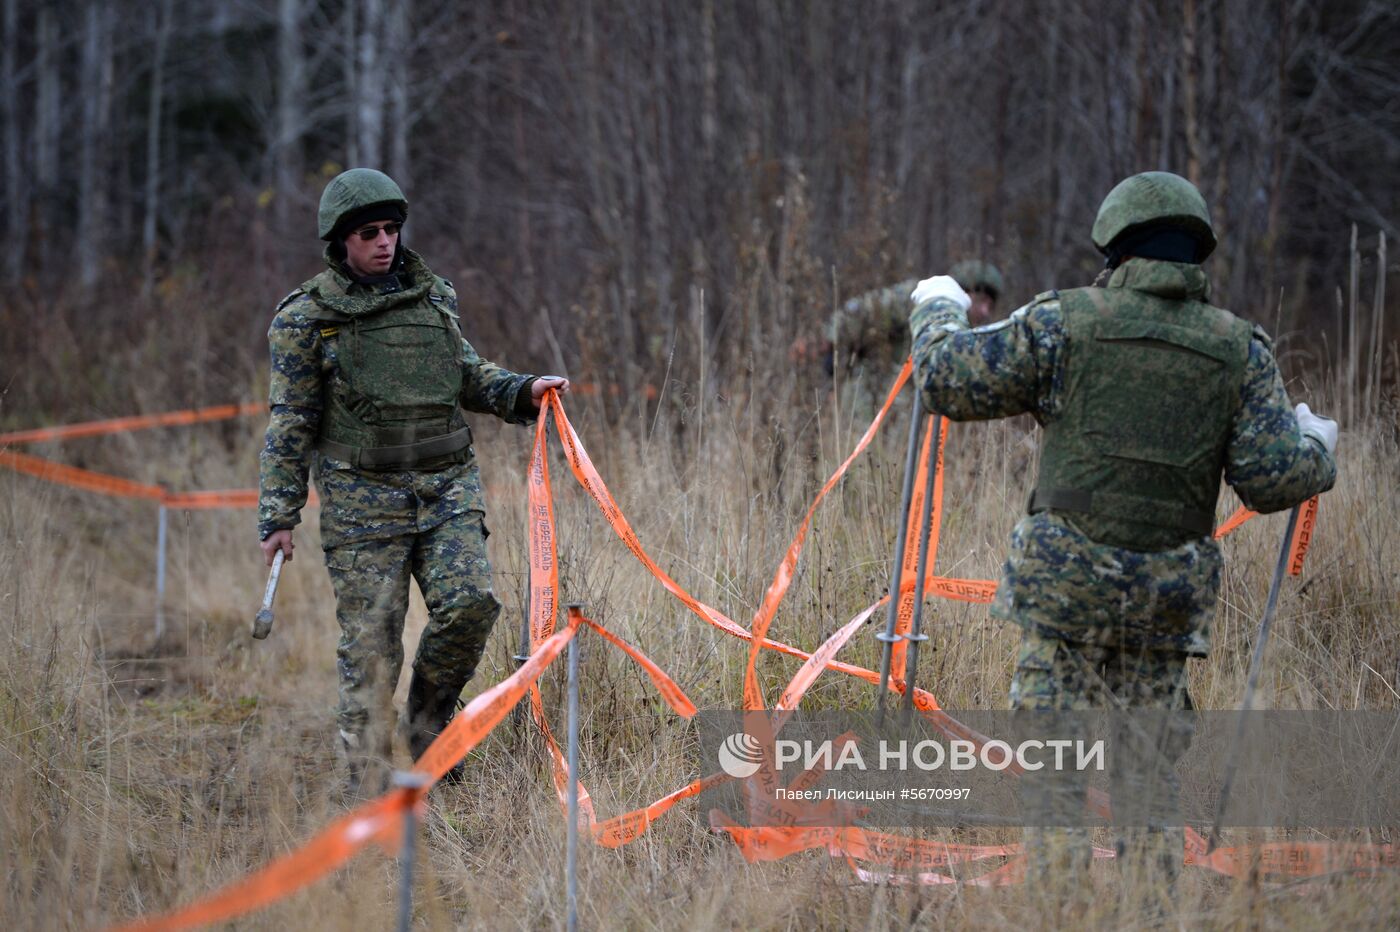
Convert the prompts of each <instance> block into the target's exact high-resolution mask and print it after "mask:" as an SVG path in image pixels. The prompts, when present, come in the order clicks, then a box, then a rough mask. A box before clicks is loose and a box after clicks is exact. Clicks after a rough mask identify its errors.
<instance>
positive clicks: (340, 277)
mask: <svg viewBox="0 0 1400 932" xmlns="http://www.w3.org/2000/svg"><path fill="white" fill-rule="evenodd" d="M405 253H406V257H405V269H406V271H408V272H409V273H410V274H411V275H413V276H414V282H415V283H416V284H414V285H413V286H411V288H410V290H411V291H415V292H416V291H417V290H418V289H419V288H422V281H423V280H424V279H425V278H426V279H431V281H429V287H427V288H424V289H423V291H422V299H421V302H420V304H424V303H425V304H428V306H429V307H430V309H431V310H432V312H433V313H434V314H437V313H438V311H437V308H436V305H434V304H433V303H432V302H431V300H430V299H431V296H432V295H434V294H438V293H443V292H449V293H451V285H450V284H449V283H448V282H446V281H445V280H444V279H440V278H437V277H436V276H433V275H432V273H431V272H430V271H428V269H427V266H426V265H425V264H423V263H422V260H421V258H419V257H417V255H416V254H415V253H413V252H412V251H411V250H405ZM326 261H327V264H328V265H329V266H330V269H329V270H328V271H327V272H323V273H322V274H321V275H319V276H317V277H316V278H314V279H312V280H311V281H310V282H308V283H306V285H304V286H303V287H301V288H298V289H297V290H296V291H294V292H292V294H291V295H289V296H288V297H287V298H286V299H284V300H283V302H282V303H281V304H280V305H279V307H278V311H277V314H276V316H275V317H274V318H273V320H272V325H271V327H270V328H269V329H268V344H269V347H270V349H271V356H272V360H271V387H270V389H269V392H268V400H269V404H270V405H271V409H272V413H271V420H270V422H269V424H268V428H267V434H266V439H265V441H264V445H263V450H262V453H261V455H260V456H259V467H260V496H259V502H258V505H259V508H258V532H259V535H260V537H262V538H265V537H267V535H268V534H270V533H272V532H273V531H275V530H279V529H282V528H291V527H295V526H296V525H297V524H298V523H300V520H301V518H300V513H301V509H302V507H303V506H304V505H305V504H306V493H307V480H308V475H309V470H310V465H311V459H312V457H311V453H312V451H313V450H314V448H315V446H316V441H317V439H318V438H319V437H320V436H321V435H322V434H321V432H322V420H323V417H322V412H323V410H324V408H325V406H326V400H327V397H326V396H327V394H328V392H329V390H330V389H331V387H332V386H334V385H335V384H336V381H337V374H338V372H339V367H338V364H337V361H338V360H337V357H338V351H339V348H340V347H339V343H340V341H339V329H340V328H339V326H336V325H330V326H328V325H327V322H325V321H322V320H319V319H317V318H318V316H320V315H321V314H323V313H324V311H325V309H326V308H325V307H324V306H323V305H322V304H320V303H318V301H317V300H316V296H321V297H322V300H326V301H332V302H334V303H333V304H332V306H331V310H334V311H336V312H339V313H343V312H345V311H354V310H355V308H354V307H353V306H352V305H351V303H350V302H352V301H355V300H359V301H361V302H363V304H365V305H369V306H373V305H374V304H375V302H377V301H380V300H382V298H383V297H384V296H381V295H378V294H375V293H373V292H372V291H370V289H367V288H365V287H364V286H361V285H353V286H352V284H351V281H350V279H349V278H348V277H347V276H346V275H345V273H344V271H343V270H342V269H341V268H340V266H339V263H338V262H336V260H335V259H334V258H333V257H331V256H330V254H329V253H328V254H327V257H326ZM381 287H382V286H381ZM362 292H363V293H362ZM444 306H446V307H447V308H448V309H449V310H450V311H452V312H453V313H456V308H457V303H456V295H455V293H451V294H450V296H449V297H447V298H446V300H445V305H444ZM461 346H462V349H461V352H462V363H461V369H462V389H461V394H460V396H459V398H458V401H459V403H460V405H461V407H462V409H463V410H466V411H475V412H482V413H489V414H494V415H496V416H497V417H500V418H502V419H504V420H506V421H508V422H510V423H527V422H529V421H531V420H533V408H532V407H531V406H530V405H529V396H528V390H527V387H528V385H529V382H530V381H531V377H530V376H526V375H520V374H517V373H514V372H510V371H508V370H506V369H502V368H501V367H500V366H497V365H496V364H495V363H492V362H488V361H487V360H484V359H482V358H481V356H480V355H478V354H477V352H476V350H475V349H473V348H472V346H471V344H470V343H468V342H467V341H466V340H465V339H463V340H462V341H461ZM319 459H320V468H319V470H318V482H319V484H320V486H321V496H322V502H321V509H322V521H321V543H322V546H323V547H325V548H327V549H330V548H332V547H336V546H338V545H339V544H342V543H345V542H347V541H350V540H360V539H365V538H369V537H392V536H395V535H398V534H403V533H413V532H421V531H422V530H425V529H427V528H429V527H432V526H433V525H434V523H436V522H440V521H443V520H446V519H447V518H450V517H453V516H455V515H457V514H461V513H463V512H465V511H468V510H472V509H476V510H484V509H483V507H482V504H481V501H480V489H479V485H476V486H475V487H474V486H473V484H472V483H470V482H464V481H463V479H464V477H465V476H467V475H468V471H466V470H462V469H456V470H454V469H451V468H449V467H461V466H466V465H468V464H469V463H470V462H471V461H472V451H471V450H470V448H469V449H468V450H467V451H466V455H465V456H460V457H459V456H447V457H443V458H442V459H440V460H438V461H430V462H427V463H423V464H420V466H419V467H417V468H416V469H415V470H412V471H411V472H413V473H415V474H416V475H415V477H414V479H413V481H412V482H407V481H406V480H405V481H400V480H396V479H395V477H396V476H399V475H401V474H402V471H400V472H397V473H396V472H392V471H378V470H359V469H354V468H353V467H350V466H349V464H346V463H344V462H342V461H338V460H335V459H333V458H330V457H325V456H322V457H319Z"/></svg>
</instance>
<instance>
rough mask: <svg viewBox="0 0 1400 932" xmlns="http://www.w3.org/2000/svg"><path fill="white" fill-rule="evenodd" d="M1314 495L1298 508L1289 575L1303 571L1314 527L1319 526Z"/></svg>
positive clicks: (1290, 543) (1316, 499)
mask: <svg viewBox="0 0 1400 932" xmlns="http://www.w3.org/2000/svg"><path fill="white" fill-rule="evenodd" d="M1320 497H1321V496H1318V495H1314V496H1313V497H1312V498H1310V499H1308V500H1307V501H1306V502H1304V503H1303V507H1302V508H1300V509H1299V510H1298V526H1297V527H1296V528H1294V530H1293V539H1292V540H1291V541H1289V544H1288V575H1289V576H1298V575H1301V574H1302V572H1303V560H1304V558H1305V557H1307V555H1308V547H1310V546H1311V545H1312V538H1313V528H1315V527H1316V526H1317V508H1318V500H1319V498H1320Z"/></svg>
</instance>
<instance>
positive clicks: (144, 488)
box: [0, 450, 165, 501]
mask: <svg viewBox="0 0 1400 932" xmlns="http://www.w3.org/2000/svg"><path fill="white" fill-rule="evenodd" d="M0 466H8V467H10V468H11V469H13V470H14V471H15V472H21V473H24V474H26V475H30V476H33V477H35V478H36V479H43V480H44V481H45V482H55V483H58V484H59V485H66V486H71V487H72V488H75V489H85V490H86V491H88V492H97V493H99V494H101V495H111V496H114V497H117V498H147V499H153V500H155V501H160V500H161V499H163V498H165V490H164V489H162V488H161V487H160V486H158V485H146V484H145V483H142V482H132V481H131V480H130V479H122V478H121V477H119V476H109V475H107V474H106V473H101V472H93V471H92V470H90V469H79V468H78V467H77V466H65V465H64V464H62V463H55V462H53V461H52V460H46V459H42V458H41V457H38V456H30V455H29V454H28V453H16V452H14V451H13V450H0Z"/></svg>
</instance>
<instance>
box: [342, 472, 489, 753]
mask: <svg viewBox="0 0 1400 932" xmlns="http://www.w3.org/2000/svg"><path fill="white" fill-rule="evenodd" d="M469 471H470V473H471V477H470V478H471V481H472V482H473V483H476V482H477V480H476V475H475V473H476V468H475V467H474V466H473V467H470V469H469ZM326 569H327V570H329V572H330V577H331V585H332V587H333V588H334V589H335V597H336V618H337V620H338V621H339V622H340V630H341V637H340V645H339V647H338V648H337V650H336V658H337V664H336V666H337V668H338V670H339V672H340V708H339V712H338V716H337V718H338V723H339V725H340V732H341V735H342V737H343V738H344V740H345V742H346V744H347V745H348V746H349V747H350V748H351V749H357V750H360V751H361V752H362V753H363V754H364V756H365V757H366V758H368V759H371V760H375V759H377V760H388V759H389V751H390V740H391V731H390V723H391V722H392V721H393V698H394V687H395V684H397V683H398V679H399V671H400V668H401V667H402V665H403V623H404V612H405V611H406V609H407V607H408V593H409V578H410V577H412V578H413V579H416V580H417V581H418V588H419V590H420V591H421V592H422V593H423V601H424V602H425V603H426V605H427V607H428V617H429V619H430V621H429V623H428V626H427V627H426V628H425V629H424V630H423V635H422V638H421V639H420V640H419V642H418V653H417V656H416V657H415V658H414V661H413V671H414V676H415V677H422V678H424V679H426V680H427V681H429V682H431V683H434V684H437V685H438V686H439V687H440V688H442V689H444V690H446V691H448V692H450V693H451V695H453V696H455V695H457V694H458V693H460V692H461V691H462V687H463V686H465V685H466V684H467V681H468V680H470V679H471V678H472V676H473V675H474V674H475V673H476V667H477V664H478V663H479V662H480V660H481V655H482V652H483V651H484V650H485V648H486V639H487V636H488V635H489V634H490V633H491V627H492V625H494V624H495V621H496V617H497V616H498V615H499V614H500V611H501V603H500V602H498V601H497V600H496V597H495V595H494V594H493V593H492V591H491V565H490V563H489V562H488V560H487V558H486V530H485V525H484V524H483V516H482V513H481V511H480V510H471V511H466V512H462V513H460V514H458V515H456V516H454V517H452V518H450V519H448V520H446V521H444V522H441V523H439V524H437V525H435V526H434V527H431V528H429V529H427V530H426V531H424V532H422V533H418V534H414V533H408V534H400V535H396V536H394V537H387V538H384V537H381V538H361V539H359V540H356V541H352V542H350V543H345V544H341V545H339V546H337V547H334V548H332V549H329V550H327V551H326Z"/></svg>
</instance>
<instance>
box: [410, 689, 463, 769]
mask: <svg viewBox="0 0 1400 932" xmlns="http://www.w3.org/2000/svg"><path fill="white" fill-rule="evenodd" d="M461 692H462V689H461V687H460V686H459V687H457V688H456V689H453V688H451V687H445V686H439V685H437V684H436V683H432V682H430V681H428V680H426V679H424V678H423V677H422V676H420V675H418V673H416V672H415V673H414V674H413V679H412V680H411V681H409V684H408V709H407V711H406V713H405V716H404V717H405V726H406V728H405V730H406V732H407V738H408V752H409V753H410V754H411V755H413V759H414V760H415V761H416V760H418V758H420V757H422V756H423V752H424V751H426V750H427V749H428V746H429V745H431V744H432V743H433V741H434V739H436V738H437V736H438V735H439V734H441V733H442V730H443V729H444V728H446V727H447V723H448V722H450V721H452V716H454V715H456V714H457V699H458V697H459V696H460V695H461ZM464 774H465V766H464V765H463V763H462V762H461V761H458V762H457V764H456V765H455V766H454V767H453V768H452V769H451V770H449V771H448V772H447V773H446V775H444V776H443V778H442V779H443V781H444V782H446V783H453V784H456V783H461V782H462V778H463V776H464Z"/></svg>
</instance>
